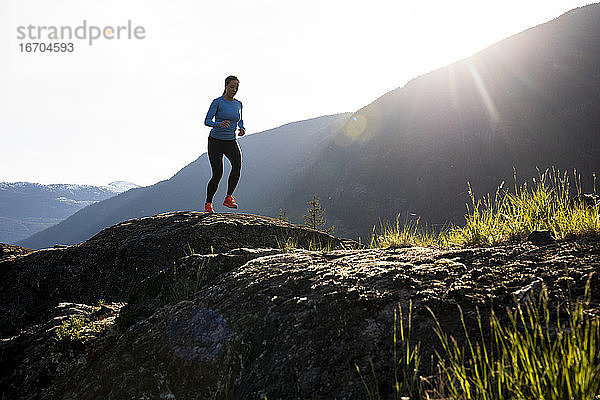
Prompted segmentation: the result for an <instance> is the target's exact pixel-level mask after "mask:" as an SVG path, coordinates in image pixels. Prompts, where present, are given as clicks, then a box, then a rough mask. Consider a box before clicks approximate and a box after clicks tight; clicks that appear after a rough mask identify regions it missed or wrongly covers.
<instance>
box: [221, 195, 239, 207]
mask: <svg viewBox="0 0 600 400" xmlns="http://www.w3.org/2000/svg"><path fill="white" fill-rule="evenodd" d="M223 205H224V206H225V207H229V208H238V206H237V203H236V202H235V199H234V198H233V196H227V197H225V201H224V202H223Z"/></svg>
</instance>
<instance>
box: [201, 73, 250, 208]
mask: <svg viewBox="0 0 600 400" xmlns="http://www.w3.org/2000/svg"><path fill="white" fill-rule="evenodd" d="M239 84H240V81H239V79H238V78H236V77H235V76H233V75H230V76H228V77H227V78H225V90H224V91H223V95H222V96H221V97H217V98H216V99H214V100H213V101H212V103H211V104H210V108H209V109H208V113H206V118H205V119H204V124H205V125H206V126H210V127H212V129H211V130H210V134H209V136H208V159H209V161H210V167H211V169H212V178H210V181H209V182H208V187H207V189H206V203H205V204H204V211H205V212H209V213H212V212H214V209H213V205H212V201H213V196H214V195H215V192H216V191H217V187H218V186H219V182H220V181H221V177H222V176H223V155H225V157H227V159H228V160H229V162H230V163H231V173H230V174H229V180H228V182H227V197H225V201H224V202H223V205H224V206H226V207H229V208H237V207H238V206H237V203H236V202H235V199H234V198H233V191H234V190H235V187H236V186H237V183H238V180H239V179H240V172H241V170H242V153H241V151H240V148H239V146H238V144H237V140H235V129H236V127H239V130H238V135H239V136H244V135H245V134H246V130H245V129H244V121H243V120H242V102H241V101H239V100H235V99H234V96H235V94H236V93H237V91H238V87H239ZM213 118H214V121H213Z"/></svg>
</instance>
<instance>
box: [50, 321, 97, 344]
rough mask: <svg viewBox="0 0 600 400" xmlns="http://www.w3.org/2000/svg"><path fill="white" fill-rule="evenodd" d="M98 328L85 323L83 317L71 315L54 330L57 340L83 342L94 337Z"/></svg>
mask: <svg viewBox="0 0 600 400" xmlns="http://www.w3.org/2000/svg"><path fill="white" fill-rule="evenodd" d="M96 332H98V330H97V329H96V328H95V327H94V325H93V324H86V322H85V320H84V319H83V318H79V317H76V316H74V315H71V316H70V317H69V318H68V319H67V320H66V321H63V323H62V324H61V325H60V326H59V327H58V329H57V330H56V339H57V340H58V341H59V342H74V343H85V342H87V341H88V340H90V339H92V338H93V337H94V334H95V333H96Z"/></svg>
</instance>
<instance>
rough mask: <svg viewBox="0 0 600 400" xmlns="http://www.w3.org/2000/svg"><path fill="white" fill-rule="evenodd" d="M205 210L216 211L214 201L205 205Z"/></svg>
mask: <svg viewBox="0 0 600 400" xmlns="http://www.w3.org/2000/svg"><path fill="white" fill-rule="evenodd" d="M204 212H207V213H214V212H215V210H214V209H213V206H212V203H206V204H205V205H204Z"/></svg>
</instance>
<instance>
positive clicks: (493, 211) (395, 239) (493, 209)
mask: <svg viewBox="0 0 600 400" xmlns="http://www.w3.org/2000/svg"><path fill="white" fill-rule="evenodd" d="M516 182H517V179H516V172H515V186H514V190H513V191H509V190H505V189H504V183H502V184H501V185H500V186H499V187H498V189H497V190H496V193H495V194H494V196H493V197H492V196H490V195H489V194H488V195H487V196H485V197H483V198H481V199H477V198H476V197H475V195H474V193H473V191H472V190H471V186H470V185H468V189H469V196H470V199H471V204H470V205H467V214H466V216H465V225H464V226H450V227H448V228H445V229H442V230H440V231H439V232H435V231H433V230H428V229H427V227H422V226H420V225H419V220H416V221H405V222H404V223H403V224H400V222H399V218H397V219H396V224H395V226H390V225H389V224H387V225H384V226H382V227H381V233H380V234H375V233H374V234H373V237H372V239H371V247H405V246H415V245H417V246H458V247H464V246H473V245H478V246H493V245H497V244H500V243H504V242H509V241H512V240H522V239H523V238H526V237H527V235H529V234H530V233H531V232H533V231H536V230H548V231H550V232H551V233H552V235H553V236H554V238H555V239H564V238H567V237H575V236H582V235H588V234H595V235H597V234H599V233H600V217H599V216H600V213H599V210H600V202H596V203H595V204H593V205H590V204H586V203H584V202H581V201H574V200H573V198H574V197H576V196H578V195H581V194H582V191H581V184H580V182H581V178H580V176H579V175H577V172H576V171H575V172H574V173H573V182H574V184H573V183H571V181H570V180H569V176H568V174H567V173H566V172H564V173H561V172H559V171H557V170H555V169H552V170H546V171H545V172H544V173H541V172H538V178H537V179H536V178H534V179H533V180H532V184H531V185H528V184H527V183H524V184H523V185H521V186H520V187H519V186H518V185H517V183H516ZM595 186H596V185H595V176H594V193H595V192H596V188H595Z"/></svg>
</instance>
